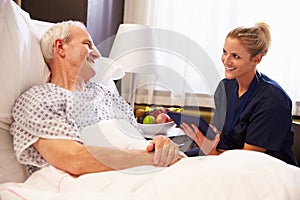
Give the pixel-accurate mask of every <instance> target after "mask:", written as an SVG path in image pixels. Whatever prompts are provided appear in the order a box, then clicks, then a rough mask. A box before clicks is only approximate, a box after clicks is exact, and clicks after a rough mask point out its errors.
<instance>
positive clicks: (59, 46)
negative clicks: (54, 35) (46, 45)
mask: <svg viewBox="0 0 300 200" xmlns="http://www.w3.org/2000/svg"><path fill="white" fill-rule="evenodd" d="M53 49H54V51H55V52H56V54H58V55H59V56H61V57H65V49H64V41H63V40H62V39H56V40H55V41H54V44H53Z"/></svg>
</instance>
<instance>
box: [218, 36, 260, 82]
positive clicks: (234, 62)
mask: <svg viewBox="0 0 300 200" xmlns="http://www.w3.org/2000/svg"><path fill="white" fill-rule="evenodd" d="M221 60H222V62H223V65H224V67H225V76H226V78H228V79H233V78H237V79H244V78H245V79H248V78H249V77H253V74H255V71H256V64H257V63H256V62H255V58H251V55H250V53H248V51H247V48H246V47H244V46H243V45H242V44H241V42H240V41H239V40H238V39H233V38H230V37H227V38H226V40H225V44H224V48H223V54H222V58H221Z"/></svg>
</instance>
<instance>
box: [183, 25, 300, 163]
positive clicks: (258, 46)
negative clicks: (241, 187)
mask: <svg viewBox="0 0 300 200" xmlns="http://www.w3.org/2000/svg"><path fill="white" fill-rule="evenodd" d="M270 42H271V35H270V30H269V26H268V25H267V24H266V23H262V22H260V23H257V24H256V25H255V26H254V27H238V28H236V29H234V30H232V31H230V32H229V33H228V35H227V36H226V39H225V43H224V47H223V54H222V58H221V60H222V62H223V64H224V67H225V77H226V78H225V79H223V80H222V81H221V82H220V83H219V85H218V87H217V89H216V92H215V96H214V100H215V111H214V117H213V120H212V125H211V128H212V129H213V130H214V132H215V133H216V137H215V138H214V139H213V140H210V139H207V138H206V137H205V136H204V134H203V133H202V132H201V131H200V130H199V129H198V128H197V127H196V126H195V125H194V124H191V125H189V124H187V123H182V125H181V128H182V130H183V131H184V132H185V133H186V134H187V135H188V136H189V137H191V138H192V139H193V140H194V141H195V143H196V144H197V146H198V151H197V149H196V152H197V153H198V155H199V153H201V154H205V155H218V154H221V153H222V152H224V151H226V150H231V149H244V150H253V151H259V152H264V153H266V154H268V155H270V156H273V157H275V158H278V159H280V160H282V161H284V162H286V163H288V164H292V165H295V166H297V165H298V163H297V160H296V158H295V155H294V153H293V151H292V145H293V140H294V132H293V129H292V115H291V113H292V112H291V110H292V102H291V100H290V98H289V96H288V95H287V94H286V93H285V91H284V90H283V89H282V88H281V87H280V86H279V85H278V83H276V82H275V81H273V80H272V79H270V78H269V77H267V76H266V75H264V74H262V73H260V72H258V71H257V69H256V66H257V65H258V64H259V63H260V62H261V60H262V58H263V56H265V55H266V54H267V52H268V49H269V46H270ZM194 150H195V149H194ZM194 152H195V151H194ZM189 153H190V152H189Z"/></svg>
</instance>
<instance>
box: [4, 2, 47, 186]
mask: <svg viewBox="0 0 300 200" xmlns="http://www.w3.org/2000/svg"><path fill="white" fill-rule="evenodd" d="M0 33H1V37H0V44H1V45H0V67H1V70H0V96H1V98H0V183H3V182H7V181H13V182H22V181H24V180H25V179H26V177H27V176H28V174H27V173H26V171H25V168H24V166H23V165H21V164H20V163H19V162H18V161H17V159H16V156H15V154H14V152H13V144H12V136H11V135H10V134H9V127H10V124H11V123H12V115H11V110H12V107H13V105H14V103H15V100H16V99H17V98H18V97H19V95H20V94H21V93H22V92H24V91H25V90H27V89H28V88H29V87H31V86H32V85H35V84H41V83H43V82H45V81H46V80H47V79H48V77H49V71H48V67H47V66H46V64H45V62H44V59H43V56H42V53H41V50H40V47H39V40H38V37H37V35H36V32H35V29H34V25H33V23H32V21H31V19H30V17H29V15H28V14H27V13H26V12H24V11H23V10H21V8H20V7H19V6H17V5H16V4H15V3H14V2H13V1H12V0H0Z"/></svg>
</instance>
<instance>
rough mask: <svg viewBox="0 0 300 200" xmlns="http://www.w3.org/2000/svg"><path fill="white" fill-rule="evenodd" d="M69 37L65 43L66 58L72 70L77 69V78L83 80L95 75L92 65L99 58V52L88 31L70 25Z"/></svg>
mask: <svg viewBox="0 0 300 200" xmlns="http://www.w3.org/2000/svg"><path fill="white" fill-rule="evenodd" d="M70 33H71V39H70V40H69V41H68V42H67V43H66V46H65V48H66V50H67V51H66V52H67V53H66V55H67V60H68V62H69V63H70V64H71V66H72V70H73V69H74V70H76V71H77V75H78V80H83V81H84V82H86V81H88V80H89V79H91V78H92V77H93V76H95V70H94V69H93V67H92V65H93V63H94V62H95V59H97V58H99V57H100V55H99V53H98V52H97V51H96V50H95V46H94V44H93V42H92V39H91V37H90V35H89V34H88V32H87V31H86V30H84V29H82V28H80V27H76V26H72V27H71V32H70Z"/></svg>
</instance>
